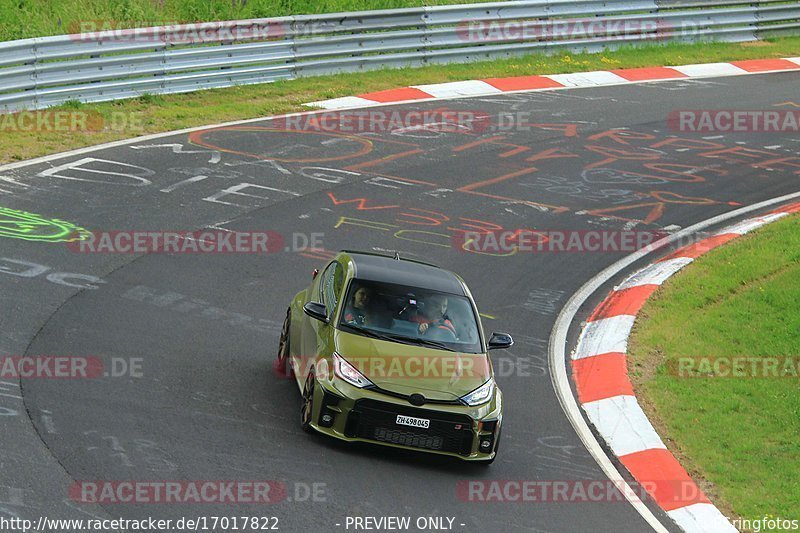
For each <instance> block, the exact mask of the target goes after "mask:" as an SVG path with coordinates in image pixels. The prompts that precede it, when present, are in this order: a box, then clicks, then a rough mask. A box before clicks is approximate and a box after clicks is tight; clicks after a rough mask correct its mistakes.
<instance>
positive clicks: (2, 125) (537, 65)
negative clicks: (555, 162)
mask: <svg viewBox="0 0 800 533" xmlns="http://www.w3.org/2000/svg"><path fill="white" fill-rule="evenodd" d="M754 44H756V45H755V46H754ZM797 55H800V37H786V38H780V39H775V40H770V41H758V42H757V43H750V44H748V43H703V44H677V43H672V44H666V45H652V46H647V47H638V48H624V49H620V50H616V51H608V52H604V53H594V54H589V53H582V54H560V55H550V56H548V55H528V56H522V57H518V58H512V59H503V60H496V61H486V62H475V63H466V64H453V65H442V66H431V67H423V68H413V69H412V68H406V69H391V70H390V69H386V70H379V71H373V72H365V73H354V74H340V75H336V76H327V77H313V78H301V79H296V80H291V81H281V82H276V83H271V84H261V85H249V86H239V87H231V88H227V89H215V90H208V91H199V92H195V93H188V94H182V95H166V96H145V97H142V98H136V99H130V100H122V101H118V102H108V103H100V104H86V105H81V104H70V105H65V106H60V107H57V108H54V109H56V110H70V109H76V108H77V109H82V110H86V111H92V112H94V113H98V114H99V115H100V116H101V117H102V118H103V123H104V124H106V125H107V126H106V127H105V128H104V129H102V130H100V131H91V130H78V131H63V130H60V131H48V130H47V129H46V128H34V129H33V131H21V129H20V128H19V127H14V124H15V122H14V119H9V118H8V117H7V116H6V117H3V116H2V115H0V119H3V120H0V147H2V150H1V151H0V164H2V163H8V162H14V161H21V160H25V159H30V158H33V157H38V156H41V155H46V154H51V153H55V152H62V151H65V150H70V149H75V148H80V147H84V146H90V145H94V144H100V143H105V142H110V141H114V140H119V139H125V138H130V137H136V136H140V135H146V134H150V133H159V132H164V131H171V130H175V129H182V128H189V127H196V126H202V125H205V124H215V123H220V122H227V121H233V120H243V119H248V118H257V117H263V116H269V115H275V114H280V113H290V112H295V111H304V110H307V109H308V108H306V107H303V105H302V104H303V103H306V102H312V101H316V100H323V99H327V98H336V97H339V96H348V95H355V94H359V93H364V92H371V91H378V90H383V89H392V88H397V87H403V86H406V85H416V84H423V83H440V82H447V81H458V80H468V79H474V78H489V77H503V76H525V75H534V74H560V73H567V72H578V71H591V70H610V69H615V68H633V67H649V66H660V65H680V64H689V63H706V62H717V61H734V60H739V59H761V58H774V57H793V56H797ZM115 116H116V117H117V119H115V118H114V117H115ZM120 117H121V118H120ZM115 124H116V125H117V126H118V127H113V126H114V125H115Z"/></svg>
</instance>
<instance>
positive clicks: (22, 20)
mask: <svg viewBox="0 0 800 533" xmlns="http://www.w3.org/2000/svg"><path fill="white" fill-rule="evenodd" d="M488 1H491V0H114V1H113V2H112V1H109V0H0V41H10V40H13V39H26V38H28V37H42V36H46V35H63V34H65V33H80V32H81V27H82V26H83V27H86V28H102V27H106V28H109V27H110V28H114V29H123V28H135V27H140V28H141V27H146V26H162V25H167V24H180V23H191V22H209V21H216V20H242V19H255V18H268V17H283V16H286V15H306V14H311V15H315V14H321V13H342V12H345V11H368V10H373V9H398V8H404V7H422V6H436V5H444V4H467V3H479V2H488Z"/></svg>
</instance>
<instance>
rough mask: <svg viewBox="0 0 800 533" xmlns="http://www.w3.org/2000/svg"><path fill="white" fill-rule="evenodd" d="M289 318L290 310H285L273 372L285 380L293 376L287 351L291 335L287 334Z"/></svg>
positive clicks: (289, 324)
mask: <svg viewBox="0 0 800 533" xmlns="http://www.w3.org/2000/svg"><path fill="white" fill-rule="evenodd" d="M291 317H292V310H291V309H287V310H286V319H285V320H284V321H283V327H282V328H281V337H280V341H279V343H278V358H277V360H276V361H275V372H276V373H277V374H278V375H279V376H281V377H285V378H290V377H293V376H294V370H293V369H292V363H291V361H290V359H289V358H290V356H289V354H290V351H289V339H290V338H291V335H290V334H289V332H290V331H291Z"/></svg>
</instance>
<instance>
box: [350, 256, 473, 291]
mask: <svg viewBox="0 0 800 533" xmlns="http://www.w3.org/2000/svg"><path fill="white" fill-rule="evenodd" d="M346 253H347V255H349V256H350V259H352V260H353V264H354V265H355V273H354V277H355V278H356V279H363V280H366V281H381V282H385V283H396V284H398V285H408V286H411V287H419V288H420V289H428V290H432V291H439V292H446V293H449V294H458V295H465V294H466V293H465V292H464V287H463V286H462V285H461V281H460V280H459V279H458V278H457V277H456V275H455V274H453V273H452V272H450V271H449V270H444V269H443V268H439V267H437V266H434V265H428V264H425V263H420V262H417V261H412V260H407V259H402V258H401V259H400V260H397V259H395V258H393V257H387V256H384V255H378V254H371V253H363V252H353V251H349V250H348V251H346Z"/></svg>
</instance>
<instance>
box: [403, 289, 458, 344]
mask: <svg viewBox="0 0 800 533" xmlns="http://www.w3.org/2000/svg"><path fill="white" fill-rule="evenodd" d="M411 320H412V321H413V322H417V323H419V326H418V327H417V331H418V332H419V333H421V334H423V335H426V334H427V335H430V334H437V336H440V334H441V335H443V336H444V337H452V339H457V338H458V335H457V334H456V328H455V326H453V323H452V322H451V321H450V318H449V317H448V316H447V297H446V296H444V295H442V294H434V295H432V296H431V297H430V298H428V301H427V302H426V304H425V307H424V310H423V313H422V314H419V315H416V316H413V317H411Z"/></svg>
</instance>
